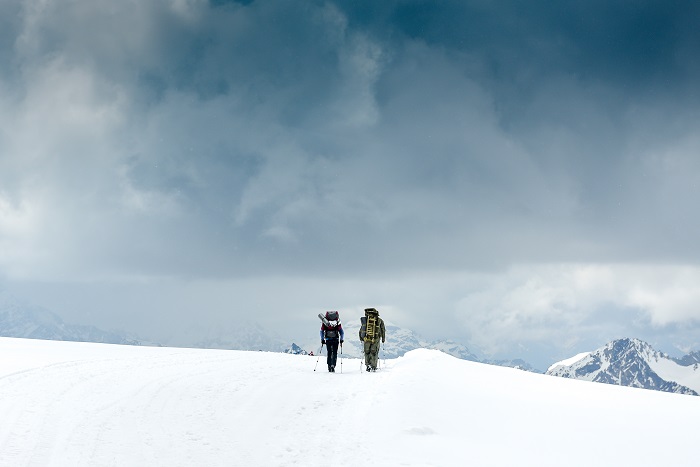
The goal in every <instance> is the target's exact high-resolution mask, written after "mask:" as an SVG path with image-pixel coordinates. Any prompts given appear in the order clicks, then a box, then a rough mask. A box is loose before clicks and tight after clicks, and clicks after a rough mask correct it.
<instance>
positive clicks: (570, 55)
mask: <svg viewBox="0 0 700 467" xmlns="http://www.w3.org/2000/svg"><path fill="white" fill-rule="evenodd" d="M699 19H700V5H699V4H698V3H697V2H693V1H679V2H670V3H669V2H664V1H635V2H622V1H609V0H600V1H598V0H594V1H562V2H521V1H502V2H489V1H480V0H473V1H464V0H454V1H437V2H436V1H427V0H426V1H410V0H402V1H399V0H397V1H391V0H383V1H381V2H378V1H374V0H365V1H362V0H352V1H346V2H334V1H300V0H294V1H292V0H289V1H284V0H255V1H239V2H232V1H224V0H216V1H215V0H211V1H206V0H158V1H156V0H152V1H142V0H122V1H117V2H115V1H112V0H109V1H107V0H73V1H59V0H49V1H46V0H25V1H20V0H6V1H3V2H1V3H0V287H2V288H4V289H5V290H8V291H10V292H12V293H14V294H17V295H19V296H21V297H22V298H24V299H26V300H28V301H30V302H32V303H34V304H37V305H40V306H44V307H46V308H49V309H51V310H52V311H55V312H57V313H58V314H60V315H61V316H63V317H64V319H66V320H68V321H70V322H76V323H81V324H94V325H98V326H103V327H108V328H109V327H111V328H122V329H126V330H129V331H133V332H137V333H141V334H143V335H146V336H149V337H154V338H157V339H162V340H167V339H168V338H170V337H171V336H173V335H177V334H182V333H186V332H187V329H188V328H189V326H191V323H193V322H195V321H201V322H204V323H207V324H208V325H211V326H212V327H217V326H221V325H223V324H227V323H232V322H236V321H237V320H238V319H240V317H242V316H246V317H249V318H251V317H252V318H253V319H254V320H258V321H260V322H262V323H264V324H266V325H269V326H271V327H274V329H275V330H276V332H278V333H281V334H283V335H287V334H288V335H290V336H292V335H299V334H303V333H305V332H309V333H310V334H313V333H316V332H317V329H316V328H317V325H318V324H319V323H317V322H316V314H317V313H318V312H320V311H324V310H327V309H339V310H341V317H345V319H346V320H348V319H350V318H353V319H354V318H356V316H355V315H357V316H359V313H360V312H361V310H362V309H363V308H364V307H365V306H375V307H377V308H379V309H380V312H382V315H383V316H384V317H385V318H386V319H387V320H389V321H391V322H394V323H395V324H398V325H402V326H406V327H409V328H411V329H413V330H414V331H416V332H418V333H420V334H423V335H424V336H426V337H428V338H442V337H450V338H453V339H457V340H460V341H461V342H463V343H465V344H467V345H468V346H470V348H472V350H473V351H476V352H481V354H482V355H484V356H492V357H506V356H509V357H524V358H526V359H529V360H530V361H532V362H533V363H535V364H536V365H539V366H541V367H542V366H546V365H547V364H549V363H552V362H553V361H555V360H556V359H559V358H564V357H568V356H571V355H573V354H575V353H577V352H580V351H584V350H592V349H593V348H596V347H599V346H601V345H603V344H604V343H605V342H607V341H608V340H610V339H613V338H617V337H640V338H643V339H645V340H648V341H649V342H650V343H652V344H654V345H656V346H657V347H658V348H660V350H663V351H666V352H670V353H672V352H674V351H681V350H683V351H685V350H691V349H698V348H700V337H698V331H700V325H699V322H700V285H699V284H700V245H699V244H698V241H699V240H698V239H700V215H699V214H698V205H699V204H700V32H699V31H700V30H699V29H698V27H697V23H698V20H699Z"/></svg>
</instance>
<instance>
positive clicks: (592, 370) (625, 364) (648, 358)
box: [546, 339, 700, 396]
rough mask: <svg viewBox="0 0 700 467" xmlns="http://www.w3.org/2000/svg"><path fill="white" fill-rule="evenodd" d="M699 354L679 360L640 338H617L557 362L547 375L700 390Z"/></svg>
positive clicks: (688, 391)
mask: <svg viewBox="0 0 700 467" xmlns="http://www.w3.org/2000/svg"><path fill="white" fill-rule="evenodd" d="M699 367H700V353H699V352H693V353H691V354H688V355H686V356H684V357H683V358H680V359H677V358H672V357H669V356H668V355H666V354H665V353H663V352H659V351H657V350H654V349H653V348H652V347H651V345H649V344H648V343H646V342H644V341H641V340H639V339H618V340H614V341H612V342H610V343H608V344H606V345H605V346H603V347H601V348H599V349H597V350H594V351H593V352H589V353H584V354H580V355H577V356H576V357H573V358H570V359H568V360H564V361H562V362H559V363H555V364H554V365H552V366H551V367H549V369H548V370H547V372H546V374H548V375H552V376H560V377H563V378H572V379H580V380H585V381H594V382H598V383H607V384H618V385H621V386H630V387H636V388H644V389H653V390H655V391H663V392H673V393H678V394H691V395H695V396H697V395H698V392H700V369H699Z"/></svg>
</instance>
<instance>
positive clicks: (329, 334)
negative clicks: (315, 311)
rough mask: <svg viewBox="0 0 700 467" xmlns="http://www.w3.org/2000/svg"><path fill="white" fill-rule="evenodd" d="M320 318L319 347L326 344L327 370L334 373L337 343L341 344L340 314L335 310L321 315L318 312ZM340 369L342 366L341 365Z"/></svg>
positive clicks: (343, 333)
mask: <svg viewBox="0 0 700 467" xmlns="http://www.w3.org/2000/svg"><path fill="white" fill-rule="evenodd" d="M318 317H319V318H320V319H321V348H323V346H324V345H325V346H326V353H327V355H328V357H327V358H326V363H328V371H329V372H331V373H335V364H336V362H337V360H338V344H340V346H341V348H342V345H343V337H344V336H345V332H344V331H343V325H342V324H340V316H339V315H338V312H337V311H327V312H326V315H325V316H323V315H322V314H320V313H319V315H318ZM341 369H342V367H341Z"/></svg>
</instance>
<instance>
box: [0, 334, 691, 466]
mask: <svg viewBox="0 0 700 467" xmlns="http://www.w3.org/2000/svg"><path fill="white" fill-rule="evenodd" d="M316 360H317V357H309V356H295V355H286V354H275V353H266V352H242V351H221V350H201V349H171V348H148V347H128V346H110V345H101V344H85V343H66V342H48V341H31V340H23V339H9V338H2V339H0V395H1V396H2V398H1V399H0V420H2V422H1V423H0V466H54V467H55V466H61V467H62V466H268V465H269V466H327V465H341V466H344V465H347V466H359V465H391V466H394V465H396V466H399V465H410V466H427V465H431V466H433V465H434V466H449V465H455V466H456V465H460V466H461V465H475V466H498V465H503V466H514V465H518V466H523V465H532V466H562V465H567V466H577V465H580V466H591V465H595V466H603V465H616V464H619V465H635V466H644V465H649V466H651V465H681V466H684V465H688V466H689V465H695V464H696V463H695V462H694V461H695V457H696V456H695V452H694V451H695V450H694V447H693V446H694V445H695V443H694V438H695V436H694V433H695V427H696V420H697V419H698V417H699V416H700V398H696V397H691V396H682V395H676V394H664V393H656V392H652V391H645V390H640V389H630V388H620V387H614V386H608V385H599V384H594V383H587V382H581V381H573V380H567V379H562V378H556V377H549V376H545V375H537V374H532V373H526V372H522V371H519V370H515V369H510V368H502V367H495V366H490V365H484V364H479V363H473V362H466V361H461V360H457V359H455V358H452V357H449V356H446V355H444V354H442V353H440V352H438V351H428V350H418V351H413V352H410V353H409V354H407V356H405V357H403V358H400V359H396V360H387V361H385V362H384V361H382V366H383V367H382V369H380V371H377V372H376V373H371V374H370V373H366V372H364V371H362V368H361V364H360V361H359V360H356V359H345V360H344V361H343V365H342V371H343V373H342V374H341V373H335V374H329V373H328V372H327V371H326V365H325V356H322V357H320V361H319V363H318V367H317V371H316V372H314V371H313V368H314V365H315V364H316ZM18 362H19V363H18ZM337 370H338V371H340V370H341V367H340V366H338V368H337ZM635 446H636V448H635Z"/></svg>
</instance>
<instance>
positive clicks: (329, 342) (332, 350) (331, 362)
mask: <svg viewBox="0 0 700 467" xmlns="http://www.w3.org/2000/svg"><path fill="white" fill-rule="evenodd" d="M326 349H327V351H328V357H327V358H326V363H328V366H335V362H336V361H338V339H326Z"/></svg>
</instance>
